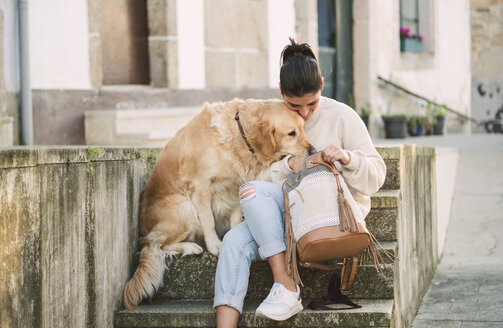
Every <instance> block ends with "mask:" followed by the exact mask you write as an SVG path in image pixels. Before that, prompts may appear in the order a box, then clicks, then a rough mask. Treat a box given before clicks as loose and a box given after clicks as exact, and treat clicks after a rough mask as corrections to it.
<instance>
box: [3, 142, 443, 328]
mask: <svg viewBox="0 0 503 328" xmlns="http://www.w3.org/2000/svg"><path fill="white" fill-rule="evenodd" d="M159 150H160V148H146V147H138V148H118V147H106V148H96V147H68V148H61V147H59V148H56V147H47V148H42V147H33V148H6V149H1V150H0V326H1V327H6V328H11V327H47V328H48V327H113V317H114V312H115V311H116V310H117V309H119V308H121V307H122V305H121V301H122V297H121V295H122V291H123V287H124V284H125V282H126V281H127V279H128V278H129V276H130V274H131V273H132V272H133V269H134V268H133V267H132V261H133V254H134V253H135V252H136V250H137V237H138V236H137V228H138V227H137V225H138V220H137V216H138V210H139V195H140V191H141V188H142V186H143V184H144V183H145V181H146V179H147V177H148V174H149V172H150V170H151V169H152V167H153V164H154V162H155V159H156V157H157V154H158V152H159ZM378 151H379V152H380V154H381V155H382V156H383V158H385V160H386V162H387V163H388V164H387V165H388V173H387V174H388V178H387V184H388V185H387V186H384V188H385V189H396V188H400V190H401V192H400V195H401V196H400V197H399V202H400V204H399V212H400V213H399V216H398V222H397V240H398V256H399V258H400V261H399V265H397V267H396V268H395V278H394V279H395V280H394V286H395V287H394V290H395V311H394V314H395V326H396V327H407V326H409V325H410V323H411V322H412V319H413V317H414V315H415V312H416V310H417V308H418V307H419V304H420V301H421V299H422V296H423V295H424V292H425V291H426V289H427V287H428V285H429V283H430V281H431V279H432V277H433V274H434V271H435V268H436V265H437V262H438V251H437V226H436V225H437V218H436V210H435V209H436V200H435V199H436V189H435V183H434V182H435V155H434V154H435V152H434V149H432V148H425V147H417V146H413V145H403V146H400V147H397V146H390V147H379V148H378Z"/></svg>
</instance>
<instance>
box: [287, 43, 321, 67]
mask: <svg viewBox="0 0 503 328" xmlns="http://www.w3.org/2000/svg"><path fill="white" fill-rule="evenodd" d="M291 57H308V58H312V59H314V60H315V61H316V56H315V55H314V52H313V50H312V49H311V46H310V45H309V44H307V43H298V42H297V41H295V40H294V39H293V38H290V44H289V45H287V46H286V47H285V48H284V49H283V52H282V53H281V59H282V64H284V63H286V62H287V61H288V60H289V59H290V58H291Z"/></svg>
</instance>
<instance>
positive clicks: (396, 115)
mask: <svg viewBox="0 0 503 328" xmlns="http://www.w3.org/2000/svg"><path fill="white" fill-rule="evenodd" d="M381 117H382V119H383V120H387V119H393V118H404V119H407V115H405V114H384V115H381Z"/></svg>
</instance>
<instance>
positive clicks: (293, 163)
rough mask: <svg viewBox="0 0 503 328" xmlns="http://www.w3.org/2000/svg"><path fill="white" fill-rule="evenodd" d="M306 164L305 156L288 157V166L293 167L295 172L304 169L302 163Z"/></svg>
mask: <svg viewBox="0 0 503 328" xmlns="http://www.w3.org/2000/svg"><path fill="white" fill-rule="evenodd" d="M303 164H304V157H300V156H295V157H290V158H289V159H288V166H290V168H291V169H292V171H293V172H294V173H297V172H300V171H302V165H303Z"/></svg>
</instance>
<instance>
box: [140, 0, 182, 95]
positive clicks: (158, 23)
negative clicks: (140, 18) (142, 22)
mask: <svg viewBox="0 0 503 328" xmlns="http://www.w3.org/2000/svg"><path fill="white" fill-rule="evenodd" d="M176 1H177V0H147V17H148V29H149V37H148V50H149V57H150V83H151V85H152V86H154V87H159V88H173V89H176V88H178V35H177V28H176V25H177V16H176Z"/></svg>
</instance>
